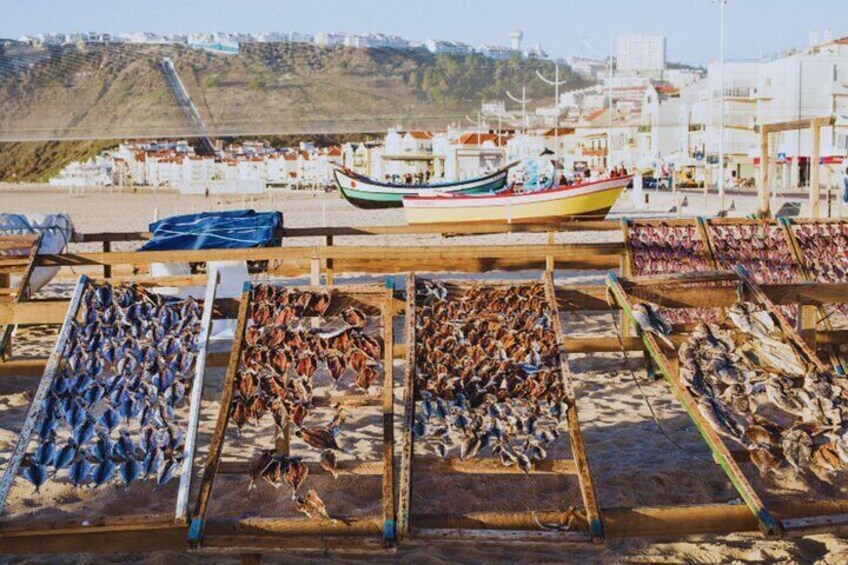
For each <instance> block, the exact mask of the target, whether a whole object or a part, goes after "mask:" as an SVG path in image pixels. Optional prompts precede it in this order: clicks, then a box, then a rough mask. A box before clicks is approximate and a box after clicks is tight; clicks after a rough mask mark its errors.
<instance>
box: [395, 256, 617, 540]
mask: <svg viewBox="0 0 848 565" xmlns="http://www.w3.org/2000/svg"><path fill="white" fill-rule="evenodd" d="M440 280H441V279H440ZM416 282H417V281H416V277H415V275H414V274H409V275H408V277H407V286H406V313H405V320H406V340H407V343H406V368H405V378H404V387H405V388H404V420H403V422H404V423H403V431H402V434H403V438H402V461H401V477H400V479H399V482H400V485H399V492H400V498H399V506H398V528H399V530H398V532H399V537H400V539H401V541H403V542H404V543H406V542H412V543H418V542H421V541H423V540H463V539H468V541H469V542H471V543H478V542H480V541H498V542H503V541H510V542H520V543H527V542H529V543H536V542H540V541H541V542H543V543H551V542H564V541H582V542H586V541H595V542H596V543H602V542H603V536H604V534H603V524H602V521H601V514H600V512H599V510H598V506H597V501H596V499H595V493H594V487H593V485H592V479H591V474H590V472H589V465H588V459H587V458H586V455H585V450H584V447H583V441H582V435H581V433H580V428H579V420H578V418H577V408H576V403H575V401H574V393H573V387H572V386H571V381H570V377H569V373H568V372H567V371H568V366H567V360H566V357H565V354H564V352H562V351H561V353H560V355H559V362H560V371H561V375H562V381H563V384H564V388H565V391H566V399H567V401H568V402H569V409H568V411H567V414H566V417H567V419H568V423H569V438H570V444H571V451H572V456H573V459H568V460H563V459H557V460H547V461H543V462H540V464H539V465H538V466H537V467H536V468H534V469H533V471H531V473H530V474H531V475H537V474H553V475H558V476H561V477H566V476H569V475H574V476H576V478H577V482H578V487H579V490H580V493H581V496H582V498H583V504H584V510H585V512H586V516H587V529H588V531H587V532H583V531H565V530H563V531H557V532H551V531H544V530H542V529H541V528H540V527H539V525H538V520H541V521H550V522H551V523H558V522H559V521H561V520H562V517H563V514H562V513H561V512H530V511H525V512H488V511H485V512H470V513H469V512H464V513H459V514H441V513H440V514H436V515H426V514H424V515H417V516H416V517H415V519H414V520H413V519H412V516H411V508H412V477H413V475H414V473H416V472H418V473H440V474H448V473H450V474H457V473H462V474H471V475H493V474H499V475H519V474H523V471H521V470H520V469H517V468H515V467H504V466H503V465H502V464H500V463H498V462H491V461H486V460H454V459H448V460H444V461H438V460H433V459H431V458H428V457H423V456H422V457H418V456H416V455H415V440H414V437H413V432H412V428H413V423H414V421H415V370H416V343H417V342H416V331H415V328H416V304H417V301H416ZM441 282H446V283H450V284H455V285H458V286H466V287H468V286H475V285H486V286H515V285H519V286H521V285H531V284H540V283H541V284H542V285H543V286H544V288H545V297H546V300H547V301H548V303H549V307H550V308H552V315H553V318H554V320H555V321H554V324H555V329H554V332H555V335H556V340H557V343H558V344H559V346H560V347H562V344H563V338H562V330H561V325H560V323H559V317H558V308H557V305H556V296H555V294H554V287H553V279H552V274H551V273H550V272H546V273H545V274H544V275H543V278H542V280H534V281H526V280H523V281H512V280H509V281H502V280H499V281H466V280H462V281H457V280H441ZM413 522H414V523H413Z"/></svg>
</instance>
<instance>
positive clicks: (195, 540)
mask: <svg viewBox="0 0 848 565" xmlns="http://www.w3.org/2000/svg"><path fill="white" fill-rule="evenodd" d="M249 307H250V282H246V283H244V287H243V288H242V292H241V298H240V300H239V312H238V322H237V324H236V331H235V335H234V336H233V348H232V350H231V351H230V361H229V364H228V365H227V376H226V377H225V378H224V384H223V386H222V387H221V405H220V407H219V409H218V419H217V420H216V422H215V431H214V432H213V433H212V439H211V440H210V442H209V452H208V453H207V455H206V466H205V467H204V469H203V478H202V479H201V482H200V492H199V494H198V495H197V504H196V506H195V510H194V515H193V516H192V518H191V524H190V525H189V531H188V542H189V545H190V546H192V547H197V546H199V545H200V541H201V539H202V537H203V522H204V520H205V519H206V509H207V508H208V506H209V499H210V497H211V496H212V486H213V485H214V483H215V475H217V473H218V464H219V463H220V462H221V452H222V451H223V449H224V436H225V435H226V432H227V424H229V421H230V408H231V404H232V400H233V391H234V388H235V384H236V373H237V372H238V365H239V360H240V359H241V351H242V346H243V345H244V333H245V329H246V328H247V318H248V314H249Z"/></svg>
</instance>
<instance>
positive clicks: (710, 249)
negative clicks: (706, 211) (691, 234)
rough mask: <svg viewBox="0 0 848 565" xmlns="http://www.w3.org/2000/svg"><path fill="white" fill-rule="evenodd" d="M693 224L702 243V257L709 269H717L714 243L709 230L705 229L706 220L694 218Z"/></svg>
mask: <svg viewBox="0 0 848 565" xmlns="http://www.w3.org/2000/svg"><path fill="white" fill-rule="evenodd" d="M695 226H696V227H697V228H698V237H699V238H700V239H701V242H702V243H703V244H704V259H706V260H707V265H709V266H710V270H713V271H718V257H717V256H716V251H715V249H716V248H715V243H714V242H713V239H712V236H711V235H710V234H711V230H708V229H707V226H706V220H705V219H704V218H701V217H698V218H696V220H695Z"/></svg>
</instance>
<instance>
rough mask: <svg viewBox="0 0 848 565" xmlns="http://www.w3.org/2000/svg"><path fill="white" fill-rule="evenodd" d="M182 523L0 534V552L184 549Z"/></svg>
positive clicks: (48, 552)
mask: <svg viewBox="0 0 848 565" xmlns="http://www.w3.org/2000/svg"><path fill="white" fill-rule="evenodd" d="M185 539H186V528H185V526H180V525H174V524H173V523H171V524H170V525H169V526H168V528H163V529H153V530H152V529H147V530H138V531H125V532H111V533H107V534H103V533H100V532H98V531H96V530H92V531H91V532H81V533H73V534H45V535H41V536H30V537H8V538H7V537H2V536H0V554H4V555H28V554H42V555H43V554H61V555H63V556H64V558H65V559H66V560H67V556H68V555H72V554H76V553H144V552H149V551H150V550H151V548H155V549H156V550H157V551H171V552H181V551H185V547H186V545H185Z"/></svg>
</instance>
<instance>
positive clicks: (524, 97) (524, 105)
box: [506, 86, 532, 133]
mask: <svg viewBox="0 0 848 565" xmlns="http://www.w3.org/2000/svg"><path fill="white" fill-rule="evenodd" d="M506 95H507V97H508V98H509V99H510V100H512V101H513V102H517V103H518V104H521V133H527V103H528V102H532V100H530V99H529V98H527V87H526V86H522V87H521V98H520V99H519V98H516V97H515V96H513V95H512V94H510V93H509V90H507V91H506Z"/></svg>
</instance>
